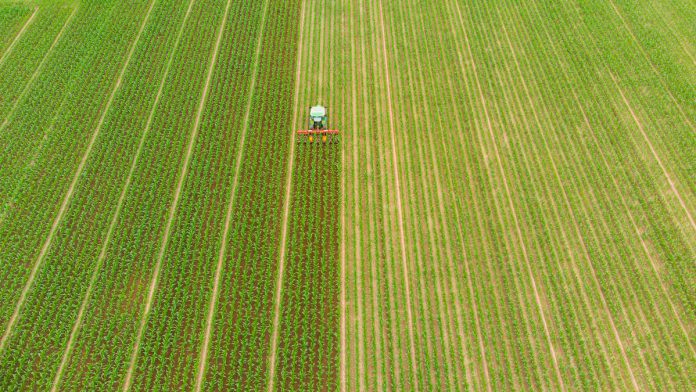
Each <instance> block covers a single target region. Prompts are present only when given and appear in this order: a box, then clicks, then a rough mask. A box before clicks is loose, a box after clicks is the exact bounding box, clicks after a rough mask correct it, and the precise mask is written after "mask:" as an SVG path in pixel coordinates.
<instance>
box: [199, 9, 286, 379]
mask: <svg viewBox="0 0 696 392" xmlns="http://www.w3.org/2000/svg"><path fill="white" fill-rule="evenodd" d="M298 10H299V7H298V2H296V1H270V3H269V4H268V11H267V16H266V26H267V27H266V28H265V31H264V34H263V41H262V43H261V52H260V57H259V63H258V67H259V68H258V74H257V76H256V78H257V82H256V83H257V86H258V88H257V89H256V90H255V91H254V95H253V97H252V101H251V115H250V118H249V128H248V129H247V131H246V132H247V133H246V147H245V149H244V155H243V157H242V161H241V166H240V168H239V170H240V171H239V174H238V175H239V185H238V189H237V191H236V195H235V202H234V206H233V210H232V215H231V226H230V229H229V230H230V231H229V239H228V243H227V244H225V245H226V246H227V248H226V252H225V259H224V264H223V266H224V267H223V269H222V271H221V275H220V287H219V294H218V296H219V299H218V302H217V305H216V308H215V313H214V315H213V319H212V330H211V336H210V349H209V353H208V362H207V370H206V373H205V377H204V384H203V385H204V387H205V389H215V390H217V389H222V390H262V389H264V387H265V385H266V381H267V369H268V363H267V362H268V354H269V351H270V350H269V347H270V336H271V327H272V323H273V301H274V293H275V282H276V273H277V266H278V259H279V249H280V231H281V220H282V218H281V217H282V206H283V199H284V195H285V184H286V181H285V178H286V172H287V171H286V167H287V160H288V151H289V144H290V140H291V138H290V127H291V113H292V110H293V108H292V96H293V86H294V82H295V78H294V75H295V72H294V68H295V61H296V55H297V50H296V47H297V30H298V29H297V27H298V20H299V18H298Z"/></svg>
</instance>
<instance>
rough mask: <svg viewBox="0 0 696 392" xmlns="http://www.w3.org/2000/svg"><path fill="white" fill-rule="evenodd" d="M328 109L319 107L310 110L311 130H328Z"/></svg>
mask: <svg viewBox="0 0 696 392" xmlns="http://www.w3.org/2000/svg"><path fill="white" fill-rule="evenodd" d="M326 123H327V117H326V108H325V107H323V106H321V105H317V106H312V107H311V108H309V129H326Z"/></svg>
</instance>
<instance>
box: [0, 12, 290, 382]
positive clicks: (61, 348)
mask: <svg viewBox="0 0 696 392" xmlns="http://www.w3.org/2000/svg"><path fill="white" fill-rule="evenodd" d="M208 3H209V2H206V1H194V0H191V1H190V2H188V3H187V6H188V7H181V6H180V4H174V2H169V1H162V0H153V1H149V2H141V3H139V4H138V7H139V8H138V7H135V8H133V9H132V11H129V12H132V13H131V14H125V13H122V12H119V11H118V10H117V9H116V8H114V7H113V5H114V4H100V5H95V4H86V5H85V6H84V7H81V8H80V10H79V12H78V13H77V14H76V15H75V18H74V19H75V24H76V25H75V26H73V27H71V29H70V30H66V37H65V41H66V42H70V40H71V39H72V40H77V41H79V42H90V40H85V39H84V38H82V37H81V36H79V35H77V34H78V32H79V34H92V35H96V37H93V38H92V39H93V40H94V42H95V44H96V43H97V42H99V44H97V46H96V47H94V48H90V47H88V48H89V49H91V52H90V51H88V50H87V49H84V48H80V50H77V59H78V60H80V59H82V58H81V57H80V55H81V54H83V53H84V56H85V58H84V59H82V63H84V67H85V70H86V69H89V68H90V67H91V68H92V71H93V70H94V69H96V68H95V67H96V66H97V65H98V64H103V66H104V67H107V66H109V67H112V68H109V70H112V71H107V70H102V71H101V72H98V74H95V75H92V74H91V73H90V75H88V76H86V79H83V80H82V83H81V84H77V83H76V84H74V85H72V84H69V83H72V82H73V81H74V80H77V77H78V76H80V75H79V74H77V75H73V74H71V73H70V72H64V73H65V74H66V75H67V76H64V79H59V78H57V75H56V74H57V71H55V69H54V68H60V67H74V65H72V64H71V63H70V62H68V61H67V59H65V58H63V57H62V56H64V52H65V51H66V50H73V51H75V50H76V49H74V48H72V47H70V46H69V45H68V44H66V43H63V42H62V41H63V40H60V41H58V44H57V45H56V47H55V56H56V57H57V59H56V60H54V61H51V64H50V66H48V65H47V66H46V69H45V70H43V71H42V72H41V73H39V74H37V77H36V80H35V81H34V85H35V86H33V87H32V90H31V91H29V92H28V93H27V96H28V97H30V99H28V100H27V102H26V103H25V102H21V106H19V109H18V110H17V111H16V114H14V113H13V117H12V118H11V121H10V122H8V127H7V129H8V133H7V134H6V136H8V135H11V133H10V132H11V131H12V130H13V129H15V130H16V131H15V134H16V135H18V134H19V133H20V132H24V133H26V134H25V135H24V134H23V135H22V136H24V137H25V138H26V139H27V140H29V136H30V135H29V133H28V132H26V129H28V125H27V124H24V123H19V121H22V120H24V121H29V120H30V119H29V118H26V117H25V116H23V114H24V112H23V108H24V106H29V105H32V104H37V103H36V101H35V100H42V99H43V100H44V103H46V104H47V106H49V107H50V108H51V109H52V110H50V111H49V110H45V112H46V114H45V115H44V114H43V113H38V114H40V116H39V117H40V118H42V117H44V116H48V117H50V116H53V117H54V118H51V119H50V124H49V125H50V126H49V127H47V128H46V129H47V131H46V140H45V141H43V140H41V139H42V138H38V137H35V139H36V140H41V143H38V144H37V145H36V148H34V149H33V150H32V149H27V152H22V151H19V152H17V150H16V149H13V150H12V151H10V150H9V149H7V150H5V152H6V153H8V154H9V153H10V152H12V153H14V154H20V155H21V154H24V155H28V154H29V152H33V153H34V154H35V157H32V159H31V164H26V165H24V166H22V165H21V164H19V163H18V165H19V167H20V169H21V170H23V171H25V172H26V174H25V175H23V176H18V175H15V174H14V173H9V174H12V175H11V176H9V177H10V178H13V179H14V181H15V182H16V183H12V184H8V186H7V188H8V189H13V190H14V192H15V193H16V195H13V198H12V200H11V203H10V202H8V207H7V209H6V213H7V215H6V216H7V219H6V220H3V221H2V225H0V227H1V228H2V230H4V233H5V232H6V233H5V234H7V235H4V236H3V240H2V241H3V243H4V244H3V245H5V246H4V247H3V252H4V253H6V254H5V255H3V256H6V258H8V259H12V260H15V259H16V262H14V263H8V264H3V267H2V268H3V269H4V271H3V272H4V275H5V278H6V279H7V281H8V282H10V284H8V285H6V286H3V292H4V293H5V294H4V296H5V297H6V298H3V313H2V314H3V322H4V323H5V325H7V327H6V328H5V330H4V331H6V338H3V347H2V351H0V366H2V367H3V368H5V369H6V370H7V371H5V372H2V374H3V378H2V380H0V381H1V384H2V385H4V386H6V387H8V388H18V389H24V388H28V389H49V388H51V387H60V388H66V389H113V388H117V387H120V386H124V385H126V386H129V387H133V388H138V389H141V388H144V389H158V388H162V389H165V390H168V389H171V388H179V387H181V386H183V385H188V387H189V388H190V387H192V386H193V384H194V382H195V381H196V378H197V377H199V376H200V377H201V378H202V379H203V380H204V382H205V384H204V386H205V387H207V388H210V387H215V386H219V385H231V386H235V388H236V386H239V387H244V386H249V387H250V388H252V389H260V388H263V385H265V382H266V381H267V380H266V377H265V371H266V362H267V358H266V353H267V352H268V349H269V344H270V341H269V339H268V335H269V334H268V332H267V331H268V330H269V328H270V325H271V323H272V315H271V310H272V304H273V292H274V289H275V287H274V282H275V279H274V278H273V276H274V275H275V273H276V271H275V266H276V265H277V260H278V249H279V242H280V241H279V235H278V233H279V230H280V216H281V213H280V210H281V207H282V202H283V196H284V190H283V188H284V185H285V168H286V166H287V164H286V162H287V158H288V156H287V152H288V145H289V143H290V137H289V135H290V134H289V128H290V113H291V110H292V107H291V105H289V104H288V102H289V101H291V100H292V98H291V97H292V93H293V89H292V86H293V83H294V64H295V60H296V50H295V49H294V48H295V46H296V44H297V40H296V33H297V20H298V19H297V17H298V10H299V8H298V6H297V4H296V3H292V2H276V1H269V2H254V3H240V2H231V1H229V2H223V3H220V2H217V3H215V4H213V3H210V4H208ZM61 15H62V14H61ZM131 15H132V16H134V17H133V18H132V19H128V18H129V17H130V16H131ZM224 15H226V16H227V18H224V17H223V16H224ZM241 15H243V16H244V17H240V16H241ZM135 16H137V17H135ZM100 18H101V19H100ZM109 18H116V19H118V21H119V23H122V24H124V25H125V24H128V26H129V27H128V28H127V29H126V28H123V27H122V26H121V25H120V24H119V23H114V22H112V21H109V22H103V21H104V20H109ZM262 21H264V22H262ZM98 22H102V23H99V26H100V28H99V29H96V30H95V29H94V26H93V25H92V24H98ZM262 23H264V24H265V25H268V26H272V27H273V28H266V29H265V33H264V34H263V35H261V25H262ZM105 26H107V27H105ZM108 26H113V28H114V29H117V28H118V29H120V30H119V31H118V33H119V34H115V33H114V32H113V31H111V30H110V27H108ZM97 33H99V34H101V35H98V34H97ZM107 33H110V34H111V36H109V35H107ZM253 36H258V37H259V39H258V40H254V39H250V38H249V37H253ZM107 37H108V40H107ZM122 37H128V38H127V39H123V38H122ZM99 39H101V41H98V40H99ZM105 40H106V41H105ZM104 42H108V43H110V46H109V45H108V44H104ZM118 44H120V45H121V46H120V50H121V52H119V48H118V47H117V45H118ZM129 45H130V46H129ZM107 49H108V50H109V52H110V56H109V59H118V60H120V61H114V63H113V64H111V63H110V62H108V61H105V60H106V59H105V58H102V57H99V55H101V54H102V53H103V52H106V51H107ZM257 53H258V56H257V55H256V54H257ZM72 54H73V56H75V55H76V53H75V52H73V53H72ZM88 54H89V55H91V57H90V56H87V55H88ZM214 59H216V60H215V61H214ZM213 61H214V62H213ZM82 63H78V64H80V65H82ZM119 67H120V68H119ZM72 70H73V72H77V71H79V68H78V69H75V68H73V69H72ZM117 74H118V75H119V77H118V83H116V84H114V82H115V81H114V80H113V79H112V80H111V83H110V84H108V85H107V86H102V87H103V88H102V91H101V94H102V95H93V98H94V97H99V96H102V97H103V99H102V100H101V101H100V100H98V99H94V100H93V101H92V102H91V104H92V105H93V106H94V108H95V109H94V111H93V113H91V112H89V108H90V105H89V104H86V103H85V102H83V101H84V99H83V100H78V101H77V102H78V103H80V104H82V106H83V110H85V112H83V113H82V112H81V113H78V111H77V108H73V106H72V105H74V104H75V103H74V102H72V101H70V100H68V99H67V96H68V95H67V94H68V93H72V97H71V98H72V99H75V97H78V98H79V97H82V95H78V94H84V95H85V96H86V95H87V90H86V89H87V88H88V87H94V86H96V85H98V83H102V84H106V81H105V80H101V79H97V80H95V81H94V82H92V81H91V79H90V78H95V79H96V77H97V76H101V77H104V78H105V77H107V76H109V75H117ZM252 77H253V78H255V79H256V82H255V85H254V86H255V88H254V90H253V91H251V90H250V88H251V87H252V84H251V80H252ZM52 78H53V79H52ZM61 80H63V81H61ZM50 82H54V83H59V84H60V83H65V86H66V87H74V89H75V91H74V92H73V91H71V90H68V92H67V93H66V96H65V97H66V99H63V98H62V97H61V96H56V97H54V99H57V100H58V102H45V101H46V100H47V97H43V96H42V95H41V94H42V90H41V88H42V87H45V86H46V85H47V84H48V83H50ZM34 90H36V91H34ZM83 90H84V91H83ZM99 105H101V106H99ZM85 108H86V109H85ZM98 108H99V109H101V110H102V112H99V111H97V110H96V109H98ZM72 114H75V115H78V114H79V115H82V116H83V117H81V120H82V122H80V121H77V120H76V119H75V118H71V117H70V116H71V115H72ZM68 120H71V124H72V125H73V128H71V129H70V132H71V133H72V136H73V140H72V142H74V144H70V143H67V141H62V142H61V140H63V139H62V138H66V137H67V133H68V129H66V128H65V127H66V125H67V123H66V122H67V121H68ZM34 121H37V120H36V119H34ZM80 125H81V126H82V127H83V128H82V129H83V130H82V133H80V128H78V127H77V126H80ZM36 126H37V127H38V126H40V125H39V124H37V125H36ZM90 131H91V132H90ZM243 133H245V134H246V137H245V140H246V141H245V143H244V144H242V143H241V140H242V138H241V137H240V135H242V134H243ZM80 135H82V137H80ZM8 137H9V136H8ZM90 138H92V139H90ZM72 142H71V143H72ZM69 148H72V150H71V151H69V152H68V149H69ZM238 149H243V150H242V151H240V154H239V156H240V157H241V158H240V159H241V162H240V164H239V165H238V166H239V170H238V172H235V167H236V166H237V165H236V159H237V155H238ZM30 150H31V151H30ZM54 154H58V156H55V155H54ZM16 158H22V157H20V156H17V157H16ZM69 158H71V159H69ZM27 159H29V158H27ZM48 163H51V164H53V165H54V166H50V167H48V166H47V164H48ZM78 163H79V165H78ZM10 169H11V168H10ZM10 169H6V170H10ZM58 170H63V171H64V172H65V173H64V175H63V177H62V178H61V177H60V175H59V176H57V177H56V178H46V174H50V175H53V172H55V171H58ZM17 171H19V169H17ZM234 176H238V178H239V186H238V187H237V191H236V194H235V195H234V196H232V179H233V177H234ZM71 178H74V180H73V182H72V184H71V182H70V180H71ZM48 181H51V182H50V183H49V182H48ZM68 185H70V187H69V188H68ZM29 187H32V188H29ZM29 189H39V190H43V189H46V193H45V194H44V195H42V194H41V193H39V194H37V192H29ZM37 196H42V197H44V198H43V199H40V201H41V202H42V203H44V206H43V207H44V208H42V209H38V208H36V207H33V206H32V203H37V202H39V200H38V198H37ZM46 197H50V198H51V199H49V200H46V199H45V198H46ZM232 197H234V199H232ZM25 199H26V200H25ZM233 200H234V203H232V201H233ZM228 205H232V206H233V208H232V210H231V211H232V214H233V216H232V219H230V220H229V221H230V222H231V223H230V225H229V226H230V227H229V232H230V233H231V234H230V235H229V236H228V243H227V244H221V238H222V233H223V230H226V228H223V227H222V226H223V223H224V222H225V213H226V211H227V207H228ZM273 211H276V213H273ZM26 212H29V213H26ZM42 227H45V228H46V229H45V230H41V228H42ZM29 228H33V230H31V231H30V230H29ZM20 238H21V239H22V240H23V241H20ZM221 247H224V248H225V250H226V252H225V254H226V255H227V258H226V259H225V260H223V264H222V265H223V268H222V277H221V280H220V281H221V283H220V290H219V291H220V293H219V297H220V298H221V299H220V301H219V304H218V306H216V307H215V308H214V309H213V311H214V314H213V315H212V316H211V319H212V320H213V323H214V324H213V325H212V327H211V328H210V330H211V331H212V332H211V337H210V338H209V339H208V338H207V337H206V338H205V339H207V340H209V341H210V344H209V345H210V349H209V354H208V355H207V356H206V358H205V359H207V363H208V366H206V367H205V368H199V366H196V365H198V364H199V360H201V359H203V358H199V355H198V353H200V352H201V351H200V350H201V345H202V341H203V340H204V335H203V332H204V329H205V327H206V325H205V324H206V318H207V316H208V313H209V308H208V304H209V303H210V299H211V296H212V295H213V293H212V287H213V272H214V271H215V265H216V262H217V261H218V260H217V259H218V254H219V249H220V248H221ZM22 264H23V265H22ZM13 265H14V267H13ZM245 272H246V275H245ZM254 276H256V278H257V279H253V278H254ZM23 290H24V293H23ZM237 312H244V314H246V319H244V318H243V317H242V318H240V317H239V316H238V315H237V314H236V313H237ZM42 331H43V332H46V331H49V332H48V333H42ZM250 336H252V338H250ZM253 336H256V338H253ZM114 342H119V344H114ZM201 356H202V354H201ZM37 361H38V362H37ZM34 366H39V369H40V371H33V370H32V369H35V368H34ZM10 368H12V369H13V371H10V370H9V369H10ZM253 372H257V376H256V377H252V376H253V374H254V373H253ZM230 375H232V376H230ZM235 375H236V376H235ZM124 383H125V384H124Z"/></svg>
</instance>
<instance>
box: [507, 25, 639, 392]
mask: <svg viewBox="0 0 696 392" xmlns="http://www.w3.org/2000/svg"><path fill="white" fill-rule="evenodd" d="M498 16H499V18H500V19H501V20H502V16H500V15H498ZM503 33H504V34H505V38H506V40H507V43H508V47H509V48H510V51H511V54H512V57H513V60H514V62H515V66H516V68H517V73H518V75H519V77H520V80H521V82H522V86H523V88H524V92H525V95H526V97H527V101H528V102H529V103H530V105H531V108H532V113H533V115H534V120H535V122H536V124H537V126H538V127H539V129H543V126H542V124H541V122H540V120H539V116H538V113H537V110H536V107H535V105H534V99H533V98H532V96H531V93H530V92H529V88H528V87H527V81H526V79H525V78H524V75H523V73H522V69H521V67H520V63H519V61H518V59H517V53H516V51H515V49H514V47H513V45H512V41H511V40H510V35H509V34H508V32H507V29H506V28H505V26H504V25H503ZM525 123H527V119H526V116H525ZM542 138H543V141H544V147H545V150H546V154H547V155H548V156H549V160H550V162H551V168H552V169H553V172H554V175H555V177H556V181H557V182H558V184H559V185H560V188H561V194H562V195H563V200H564V202H565V205H566V208H567V211H568V212H569V213H570V217H571V221H572V222H573V226H574V228H575V232H576V235H577V237H578V240H579V241H580V244H581V246H582V248H583V254H584V256H585V259H586V261H587V265H588V266H589V267H590V272H591V274H592V278H593V281H594V284H595V286H596V287H597V292H598V293H599V296H600V299H601V301H602V305H603V306H602V307H603V311H604V313H605V314H606V315H607V317H608V320H609V324H610V325H611V328H612V332H613V334H614V338H615V340H616V342H617V344H618V345H619V347H620V349H621V356H622V359H623V361H624V364H625V365H626V367H627V368H628V372H629V375H630V377H631V382H632V383H633V387H634V388H635V390H640V388H639V387H638V383H637V382H636V378H635V376H634V372H633V368H632V367H631V363H630V362H629V360H628V357H627V356H626V349H625V347H624V345H623V342H622V341H621V337H620V336H619V332H618V329H617V328H616V324H615V323H614V317H613V316H612V314H611V312H610V311H609V306H608V304H607V300H606V298H605V296H604V292H603V290H602V288H601V285H600V284H599V280H598V278H597V273H596V271H595V269H594V265H593V264H592V260H590V256H589V252H588V250H587V245H586V244H585V240H584V238H583V236H582V233H580V227H579V224H578V221H577V218H576V217H575V213H574V212H573V209H572V207H571V205H570V199H569V198H568V194H567V192H566V190H565V187H564V186H563V181H562V180H561V177H560V174H559V172H558V168H557V166H556V162H555V160H554V159H553V156H552V155H551V151H550V149H549V147H548V142H547V141H546V137H545V136H543V133H542ZM551 201H552V202H553V203H554V205H555V201H553V199H551ZM561 230H563V229H562V228H561Z"/></svg>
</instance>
